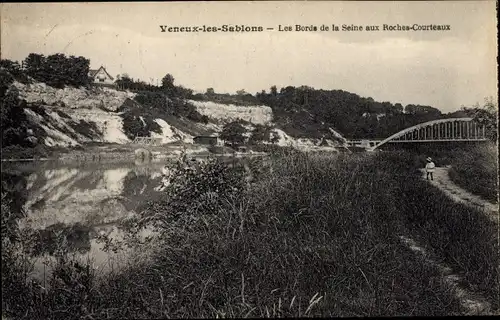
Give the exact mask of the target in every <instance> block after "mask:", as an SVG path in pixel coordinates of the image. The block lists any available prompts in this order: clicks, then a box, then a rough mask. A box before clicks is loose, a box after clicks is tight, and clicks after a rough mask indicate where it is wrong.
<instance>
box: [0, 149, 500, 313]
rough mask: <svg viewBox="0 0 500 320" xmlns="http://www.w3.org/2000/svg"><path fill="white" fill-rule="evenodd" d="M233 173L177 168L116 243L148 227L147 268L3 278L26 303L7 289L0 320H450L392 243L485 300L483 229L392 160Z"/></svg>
mask: <svg viewBox="0 0 500 320" xmlns="http://www.w3.org/2000/svg"><path fill="white" fill-rule="evenodd" d="M235 166H236V167H238V166H237V165H235ZM245 168H246V171H247V174H246V176H248V173H251V179H247V181H245V180H244V177H245V176H244V175H243V172H244V171H245V170H244V168H233V169H231V168H229V167H228V166H227V165H224V164H222V163H220V162H218V161H216V160H209V161H207V162H205V163H197V164H189V163H180V164H179V167H178V168H177V170H176V171H175V175H174V177H175V178H174V179H173V181H172V184H171V185H170V187H169V189H168V191H167V192H166V193H165V195H164V198H163V199H162V200H161V201H158V202H155V203H151V204H150V205H149V206H148V207H147V208H146V210H144V211H143V212H142V213H141V214H140V215H139V217H138V218H137V219H135V220H130V221H129V224H128V231H129V233H130V235H131V238H130V239H129V241H128V242H127V243H125V244H121V245H131V246H132V247H135V248H136V250H137V254H139V253H140V251H141V250H143V245H142V244H140V243H139V242H134V241H133V239H134V237H133V235H134V234H138V233H139V231H140V229H143V228H147V227H149V226H151V225H153V226H154V227H155V228H156V230H157V231H159V232H158V233H157V234H158V236H157V237H156V238H155V247H154V250H152V253H151V255H150V259H148V260H147V261H146V260H144V261H143V260H141V259H139V258H137V259H135V260H134V259H133V260H134V263H131V264H130V265H129V266H127V267H124V268H123V269H121V270H119V271H116V272H111V273H109V274H107V275H105V276H103V279H102V280H100V281H96V280H95V275H93V273H92V269H89V268H88V267H86V266H85V265H83V266H82V265H78V264H77V265H75V263H74V261H71V260H60V263H59V267H58V268H59V269H58V270H59V271H57V272H54V273H53V274H52V277H53V280H52V282H51V283H52V286H51V287H49V288H46V289H44V290H45V291H44V290H42V289H37V288H38V287H35V286H29V285H27V284H25V282H23V281H19V280H18V279H17V278H15V277H14V275H16V274H21V273H20V272H17V271H15V270H14V271H12V272H13V275H10V273H9V275H8V276H12V279H10V280H9V281H10V283H12V284H13V286H14V287H15V286H17V287H18V288H20V290H24V291H23V292H28V293H29V294H24V295H23V296H22V297H18V295H17V294H15V291H13V289H8V290H11V291H9V292H10V293H11V297H12V300H6V302H5V304H6V306H7V309H5V308H2V309H3V310H8V312H7V313H6V315H8V316H15V317H18V318H23V317H24V318H30V319H35V318H45V319H58V318H61V319H62V318H64V319H68V318H81V317H87V318H95V319H97V318H157V317H176V318H185V317H196V318H200V317H201V318H204V317H299V316H377V315H379V316H390V315H448V314H460V313H461V311H462V310H461V309H460V306H459V304H458V302H457V301H456V300H455V299H454V298H453V296H452V294H451V293H450V292H448V291H447V289H446V288H443V286H442V284H441V280H442V278H441V277H442V275H441V273H440V271H439V270H438V269H437V268H435V267H434V266H431V265H427V264H426V263H425V261H422V260H421V259H419V257H417V256H415V255H414V254H413V253H412V252H411V251H410V250H409V249H407V248H406V247H405V246H404V245H402V244H401V242H400V240H399V235H401V234H404V235H411V236H415V237H422V238H424V239H428V241H427V244H428V245H430V246H432V247H433V248H435V249H436V250H438V246H439V245H441V246H442V249H441V251H440V253H441V254H443V256H444V259H445V260H446V261H447V262H448V263H450V264H452V265H453V267H455V268H457V269H459V270H460V271H462V272H464V273H466V274H468V276H467V277H466V280H467V282H468V284H469V285H470V286H471V287H474V286H476V289H477V290H478V291H480V292H487V293H490V295H488V297H489V298H490V299H491V298H492V296H493V295H494V292H495V290H498V286H496V287H495V284H494V279H498V270H497V269H495V265H498V263H497V262H498V260H497V259H498V257H495V256H494V255H492V254H491V253H492V252H494V250H496V249H498V247H495V246H496V244H495V243H494V242H492V237H494V233H492V229H491V226H490V225H487V224H486V223H487V222H486V221H487V220H483V219H481V218H478V214H479V213H478V212H475V211H471V210H470V209H468V208H466V207H463V206H461V205H458V204H457V205H455V204H450V203H449V202H446V199H442V198H440V196H442V195H441V194H440V193H439V192H438V191H437V190H434V189H431V188H427V186H426V185H425V184H422V183H420V182H419V181H418V179H419V174H418V172H417V171H416V169H417V168H416V167H415V165H414V159H413V158H412V157H409V156H407V155H405V154H404V153H403V154H398V153H387V154H384V153H383V154H380V155H378V154H375V155H343V154H339V155H328V156H324V155H321V154H317V155H310V154H302V153H297V152H292V151H281V153H280V154H275V155H273V156H272V157H271V158H270V159H268V160H266V161H264V162H258V163H250V164H249V165H248V166H246V167H245ZM429 200H430V201H429ZM450 208H451V209H452V210H451V211H450ZM484 227H485V228H484ZM481 228H484V230H483V231H482V232H479V231H480V229H481ZM474 232H476V236H475V237H473V233H474ZM429 235H432V236H429ZM2 236H3V234H2ZM138 243H139V244H138ZM115 245H118V246H120V244H115ZM460 250H464V251H462V252H460ZM465 250H466V251H465ZM463 252H467V255H465V254H464V253H463ZM6 254H10V253H8V252H6ZM3 255H4V251H3V250H2V258H3ZM2 261H3V259H2ZM474 268H475V269H474ZM2 275H3V272H2ZM481 275H483V276H484V275H487V277H484V278H482V277H481ZM2 283H3V281H2ZM487 285H489V286H490V287H491V288H492V289H490V290H489V289H488V288H485V286H487ZM73 288H78V289H76V290H74V289H73ZM42 292H43V293H42ZM69 292H71V294H70V293H69ZM17 297H18V298H17ZM16 299H17V300H16ZM19 299H28V300H29V301H27V302H25V301H22V302H21V303H22V305H23V306H25V307H24V309H22V310H21V309H15V308H13V307H12V306H15V305H16V304H18V305H20V300H19Z"/></svg>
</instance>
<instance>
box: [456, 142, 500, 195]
mask: <svg viewBox="0 0 500 320" xmlns="http://www.w3.org/2000/svg"><path fill="white" fill-rule="evenodd" d="M451 165H452V167H451V169H450V171H449V175H450V179H451V180H452V181H453V182H455V183H456V184H458V185H459V186H461V187H462V188H464V189H465V190H468V191H470V192H471V193H473V194H476V195H479V196H482V197H483V198H484V199H486V200H488V201H491V202H494V203H497V202H498V149H497V147H496V146H495V145H493V144H488V145H482V146H477V147H475V148H471V149H470V150H469V151H468V152H461V153H459V154H457V155H456V157H454V159H453V160H452V163H451Z"/></svg>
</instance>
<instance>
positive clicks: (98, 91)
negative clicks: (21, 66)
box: [14, 82, 135, 111]
mask: <svg viewBox="0 0 500 320" xmlns="http://www.w3.org/2000/svg"><path fill="white" fill-rule="evenodd" d="M14 86H15V87H16V88H17V89H18V90H19V96H20V98H22V99H25V100H26V101H27V102H41V103H43V104H47V105H61V102H62V103H64V105H65V106H66V107H67V108H71V109H80V108H85V109H92V108H104V109H106V110H110V111H116V109H118V108H119V107H120V106H121V105H122V104H123V102H124V101H125V100H126V99H127V98H130V99H133V98H134V97H135V94H134V93H132V92H128V91H118V90H114V89H110V88H104V87H102V88H101V87H98V88H93V89H92V90H85V89H83V88H72V87H66V88H64V89H56V88H52V87H50V86H47V85H46V84H44V83H33V84H26V85H25V84H22V83H19V82H14Z"/></svg>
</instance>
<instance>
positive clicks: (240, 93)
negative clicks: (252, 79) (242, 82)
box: [236, 89, 247, 96]
mask: <svg viewBox="0 0 500 320" xmlns="http://www.w3.org/2000/svg"><path fill="white" fill-rule="evenodd" d="M236 94H237V95H239V96H243V95H245V94H247V92H246V91H245V89H241V90H238V91H236Z"/></svg>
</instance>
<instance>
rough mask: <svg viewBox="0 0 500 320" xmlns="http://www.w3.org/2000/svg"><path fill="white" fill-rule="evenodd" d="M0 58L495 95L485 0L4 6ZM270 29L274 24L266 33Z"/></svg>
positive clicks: (219, 87)
mask: <svg viewBox="0 0 500 320" xmlns="http://www.w3.org/2000/svg"><path fill="white" fill-rule="evenodd" d="M0 6H1V52H0V55H1V58H2V59H11V60H17V61H21V60H23V59H24V58H25V57H26V56H27V55H28V54H29V53H31V52H36V53H41V54H45V55H50V54H54V53H64V54H66V55H76V56H84V57H86V58H88V59H90V61H91V68H92V69H97V68H99V67H100V66H101V65H103V66H104V67H105V68H106V69H107V71H108V72H109V73H110V74H111V75H112V76H116V75H118V74H123V73H127V74H128V75H130V76H131V77H133V78H134V79H136V78H139V79H141V80H144V81H146V82H150V83H151V82H152V83H156V81H157V80H160V81H161V78H162V77H163V76H164V75H165V74H167V73H170V74H172V75H173V76H174V78H175V83H176V84H177V85H183V86H185V87H188V88H191V89H193V90H195V91H197V92H204V91H205V90H206V89H207V88H209V87H212V88H214V89H215V91H216V92H220V93H224V92H227V93H235V92H236V91H237V90H240V89H245V90H246V91H247V92H250V93H252V94H255V93H256V92H260V91H261V90H266V91H267V92H269V88H270V87H271V86H272V85H276V86H277V87H278V89H279V88H281V87H285V86H289V85H292V86H301V85H307V86H311V87H314V88H316V89H325V90H332V89H340V90H346V91H349V92H352V93H356V94H358V95H360V96H363V97H372V98H373V99H375V100H377V101H389V102H391V103H401V104H403V105H407V104H422V105H430V106H433V107H436V108H439V109H440V110H441V111H443V112H450V111H454V110H457V109H459V108H460V107H461V106H471V105H473V104H475V103H480V104H481V103H482V102H483V101H484V98H486V97H489V96H493V97H494V99H495V100H496V97H497V96H498V93H497V61H496V57H497V27H496V26H497V20H496V7H495V1H488V0H485V1H470V2H469V1H439V2H432V1H412V2H406V1H391V2H385V1H370V2H362V1H307V2H303V1H298V2H291V1H290V2H289V1H279V2H271V1H265V2H224V1H221V2H193V3H192V2H169V3H165V2H164V3H160V2H151V3H50V4H49V3H33V4H29V3H24V4H18V3H10V4H0ZM242 24H243V25H247V26H262V27H263V28H264V31H262V32H244V33H241V32H239V33H234V32H233V33H231V32H197V33H172V32H170V33H169V32H161V28H160V25H167V26H178V27H182V26H194V25H196V26H202V25H207V26H216V27H222V26H223V25H242ZM296 24H300V25H304V26H309V25H316V26H317V27H320V26H321V25H327V26H329V27H330V30H331V28H332V24H335V25H336V26H338V27H339V28H340V29H341V28H342V25H344V24H345V25H356V26H363V27H364V28H366V26H367V25H378V26H379V28H380V29H382V28H383V25H384V24H387V25H397V24H400V25H410V26H412V25H413V24H419V25H428V24H435V25H450V30H449V31H383V30H381V31H359V32H357V31H341V30H340V31H335V32H334V31H316V32H314V31H312V32H307V31H304V32H299V31H292V32H288V31H278V28H279V25H281V26H282V28H283V27H284V26H292V28H293V29H294V30H295V25H296ZM267 28H273V29H274V30H267Z"/></svg>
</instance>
